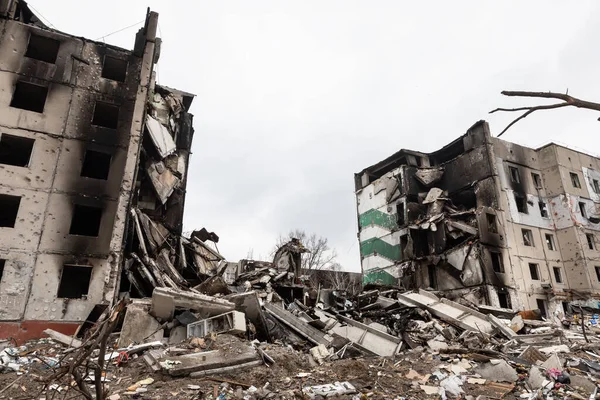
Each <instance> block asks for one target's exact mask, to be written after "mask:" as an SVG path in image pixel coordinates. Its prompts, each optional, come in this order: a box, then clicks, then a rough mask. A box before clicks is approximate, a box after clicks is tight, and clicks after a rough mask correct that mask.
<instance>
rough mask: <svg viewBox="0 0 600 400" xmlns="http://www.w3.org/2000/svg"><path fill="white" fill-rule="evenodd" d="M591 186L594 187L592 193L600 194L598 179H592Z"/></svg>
mask: <svg viewBox="0 0 600 400" xmlns="http://www.w3.org/2000/svg"><path fill="white" fill-rule="evenodd" d="M592 184H593V185H594V192H595V193H596V194H600V182H598V179H593V180H592Z"/></svg>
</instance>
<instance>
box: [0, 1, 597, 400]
mask: <svg viewBox="0 0 600 400" xmlns="http://www.w3.org/2000/svg"><path fill="white" fill-rule="evenodd" d="M0 25H1V26H2V30H1V33H0V84H1V85H3V90H2V91H0V127H1V128H2V131H1V132H0V164H1V167H2V168H0V175H1V177H2V185H0V257H1V258H0V305H1V306H2V307H0V399H4V398H7V399H24V398H32V399H58V398H61V399H77V398H82V399H90V400H91V399H110V400H118V399H128V398H132V399H179V398H188V399H215V400H216V399H322V398H326V397H332V398H349V399H355V400H362V399H391V398H393V399H398V400H400V399H463V400H466V399H478V400H485V399H529V400H534V399H558V398H561V399H583V400H590V399H596V398H598V384H599V383H600V319H599V318H598V315H597V314H596V313H597V312H598V309H600V305H599V303H598V300H597V299H598V298H600V292H598V291H597V290H596V289H597V286H598V285H597V282H596V281H594V279H593V278H594V277H596V278H599V279H600V266H594V265H593V262H594V261H593V260H595V259H597V257H598V256H599V255H598V254H596V253H594V252H597V251H598V249H597V248H596V240H595V236H594V235H595V234H596V232H597V231H598V230H600V225H598V224H599V223H600V213H599V212H597V208H596V206H597V204H598V203H600V184H599V183H598V182H599V181H600V172H599V171H600V160H598V159H595V158H592V157H590V156H588V155H585V154H582V153H579V152H575V151H572V150H569V149H566V148H564V147H561V146H557V145H554V144H552V145H548V146H545V147H543V148H540V149H537V150H532V149H527V148H524V147H522V146H517V145H514V144H512V143H508V142H504V141H501V140H498V139H496V138H493V137H491V135H490V133H489V128H488V126H487V123H485V122H484V121H480V122H478V123H476V124H475V125H474V126H473V127H472V128H470V129H469V130H468V131H467V133H466V134H465V135H463V136H462V137H460V138H459V139H457V140H455V141H454V142H452V143H451V144H449V145H448V146H446V147H444V148H443V149H441V150H439V151H436V152H433V153H430V154H424V153H419V152H414V151H409V150H401V151H400V152H398V153H396V154H394V155H393V156H391V157H389V158H388V159H386V160H384V161H382V162H380V163H378V164H376V165H373V166H371V167H369V168H367V169H365V170H364V171H362V172H361V173H359V174H356V195H357V200H358V202H357V206H358V214H359V215H358V222H359V239H360V250H361V260H362V267H363V274H350V273H345V272H340V271H324V270H321V271H310V270H308V271H307V270H303V269H302V267H301V266H302V257H306V256H307V254H306V253H307V252H308V249H307V248H305V246H304V245H303V243H301V241H300V240H298V239H292V240H290V241H289V242H288V243H284V244H283V245H282V246H279V247H278V248H277V249H276V251H275V253H274V256H273V259H272V260H239V261H237V262H236V261H229V260H228V259H227V258H226V256H225V255H222V254H221V253H220V252H219V250H218V247H217V243H218V242H219V239H220V238H219V236H218V235H217V234H216V233H215V232H211V231H209V230H207V229H206V228H201V229H199V230H195V231H193V232H192V233H191V234H190V235H184V234H183V232H182V226H183V211H184V205H185V199H186V186H187V180H188V175H189V171H188V166H189V161H190V156H191V146H192V140H193V136H194V129H193V126H192V125H193V124H192V122H193V116H192V114H190V113H189V110H190V106H191V103H192V100H193V98H194V95H192V94H190V93H186V92H183V91H180V90H176V89H172V88H169V87H166V86H162V85H158V84H157V82H156V79H155V76H154V66H155V64H156V63H157V62H158V59H159V56H160V48H161V40H160V38H158V37H157V36H156V33H157V30H158V29H157V28H158V14H157V13H155V12H151V11H150V10H148V12H147V16H146V21H145V23H144V26H143V27H142V28H141V29H140V30H139V32H138V33H137V35H136V37H135V43H134V46H133V50H131V51H129V50H125V49H120V48H116V47H114V46H110V45H107V44H105V43H98V42H94V41H92V40H88V39H85V38H78V37H75V36H72V35H68V34H65V33H62V32H59V31H56V30H54V29H50V28H49V27H47V26H45V25H44V24H43V23H41V21H40V20H39V19H38V18H37V17H36V16H35V14H34V13H33V12H32V11H31V10H30V9H29V7H28V6H27V3H26V2H25V1H22V0H0ZM331 272H335V273H336V274H338V275H339V276H341V277H342V278H340V279H338V280H337V281H336V280H332V279H327V275H328V273H331ZM357 276H358V277H359V278H361V279H362V280H363V282H362V285H360V284H358V285H357V284H356V283H357V282H356V277H357ZM357 286H358V287H359V288H357ZM355 289H357V290H355Z"/></svg>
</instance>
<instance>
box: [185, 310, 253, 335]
mask: <svg viewBox="0 0 600 400" xmlns="http://www.w3.org/2000/svg"><path fill="white" fill-rule="evenodd" d="M225 332H228V333H233V334H241V333H245V332H246V317H245V316H244V313H241V312H239V311H231V312H228V313H225V314H221V315H217V316H215V317H211V318H206V319H203V320H200V321H198V322H193V323H191V324H189V325H188V326H187V337H188V338H191V337H204V336H206V335H208V334H209V333H225Z"/></svg>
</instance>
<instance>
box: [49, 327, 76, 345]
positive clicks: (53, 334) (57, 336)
mask: <svg viewBox="0 0 600 400" xmlns="http://www.w3.org/2000/svg"><path fill="white" fill-rule="evenodd" d="M44 334H46V335H48V337H49V338H50V339H52V340H54V341H57V342H59V343H62V344H64V345H65V346H69V347H74V348H78V347H81V340H79V339H75V338H74V337H72V336H69V335H65V334H64V333H60V332H57V331H55V330H53V329H46V330H45V331H44Z"/></svg>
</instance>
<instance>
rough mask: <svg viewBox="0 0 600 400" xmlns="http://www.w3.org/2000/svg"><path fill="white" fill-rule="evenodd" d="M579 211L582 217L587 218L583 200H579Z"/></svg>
mask: <svg viewBox="0 0 600 400" xmlns="http://www.w3.org/2000/svg"><path fill="white" fill-rule="evenodd" d="M579 212H580V213H581V216H582V217H583V218H587V212H586V210H585V203H584V202H583V201H580V202H579Z"/></svg>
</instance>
